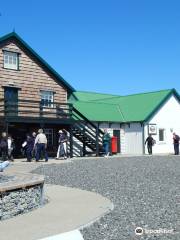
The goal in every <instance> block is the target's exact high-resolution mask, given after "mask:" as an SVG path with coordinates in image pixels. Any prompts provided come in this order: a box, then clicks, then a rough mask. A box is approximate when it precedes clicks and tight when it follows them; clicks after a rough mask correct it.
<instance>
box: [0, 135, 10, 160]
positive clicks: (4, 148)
mask: <svg viewBox="0 0 180 240" xmlns="http://www.w3.org/2000/svg"><path fill="white" fill-rule="evenodd" d="M0 150H1V156H2V161H6V160H7V157H8V141H7V134H6V132H3V133H2V137H1V140H0Z"/></svg>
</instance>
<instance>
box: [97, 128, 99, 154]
mask: <svg viewBox="0 0 180 240" xmlns="http://www.w3.org/2000/svg"><path fill="white" fill-rule="evenodd" d="M96 156H97V157H98V156H99V124H98V125H97V127H96Z"/></svg>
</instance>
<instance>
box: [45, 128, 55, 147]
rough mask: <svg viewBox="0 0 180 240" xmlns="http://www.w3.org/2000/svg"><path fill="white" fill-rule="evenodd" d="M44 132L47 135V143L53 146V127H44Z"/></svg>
mask: <svg viewBox="0 0 180 240" xmlns="http://www.w3.org/2000/svg"><path fill="white" fill-rule="evenodd" d="M44 133H45V135H46V137H47V145H48V146H53V129H52V128H46V129H44Z"/></svg>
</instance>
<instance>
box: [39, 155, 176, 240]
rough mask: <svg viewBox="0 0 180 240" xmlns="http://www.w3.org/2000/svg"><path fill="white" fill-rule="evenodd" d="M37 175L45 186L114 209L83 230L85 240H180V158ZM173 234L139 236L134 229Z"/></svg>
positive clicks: (87, 164) (113, 162) (91, 163)
mask: <svg viewBox="0 0 180 240" xmlns="http://www.w3.org/2000/svg"><path fill="white" fill-rule="evenodd" d="M34 172H36V173H39V174H44V175H45V176H46V183H51V184H59V185H63V186H69V187H75V188H81V189H85V190H89V191H93V192H97V193H100V194H101V195H103V196H105V197H107V198H109V199H110V200H111V201H112V202H113V203H114V206H115V208H114V210H113V211H112V212H110V213H109V214H107V215H105V216H104V217H102V218H101V219H100V220H99V221H97V222H95V223H94V224H93V225H91V226H90V227H87V228H85V229H83V230H82V234H83V236H84V239H85V240H131V239H132V240H134V239H143V240H151V239H152V240H154V239H158V240H179V239H180V186H179V183H180V157H175V156H167V157H156V156H150V157H129V158H112V159H104V158H102V159H100V160H99V159H98V160H97V159H95V160H91V159H89V160H77V161H76V160H74V161H73V162H71V163H65V164H52V165H47V166H43V167H40V168H38V169H37V170H35V171H34ZM136 227H142V228H143V229H144V231H145V229H146V230H159V229H167V230H172V231H173V233H172V232H171V233H167V234H159V233H154V234H152V233H151V234H147V233H144V234H143V235H142V236H136V235H135V232H134V231H135V228H136Z"/></svg>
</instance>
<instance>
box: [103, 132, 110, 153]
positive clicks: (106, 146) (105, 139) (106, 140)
mask: <svg viewBox="0 0 180 240" xmlns="http://www.w3.org/2000/svg"><path fill="white" fill-rule="evenodd" d="M110 139H111V137H110V135H109V133H108V131H107V129H105V130H104V135H103V148H104V152H105V157H108V156H109V147H110Z"/></svg>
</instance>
